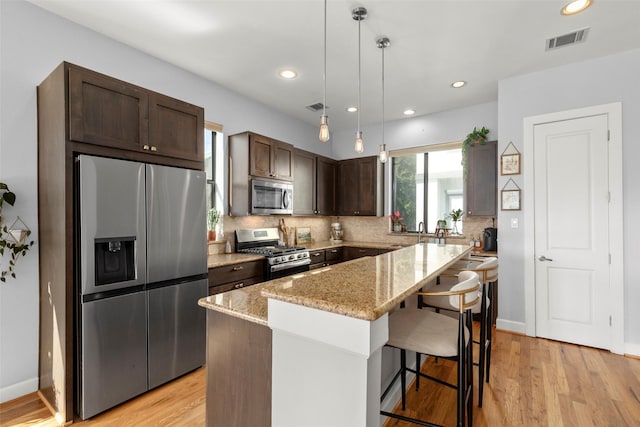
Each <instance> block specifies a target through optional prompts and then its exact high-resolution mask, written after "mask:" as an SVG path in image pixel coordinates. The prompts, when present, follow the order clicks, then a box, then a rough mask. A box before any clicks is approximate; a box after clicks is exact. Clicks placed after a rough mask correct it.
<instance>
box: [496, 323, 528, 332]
mask: <svg viewBox="0 0 640 427" xmlns="http://www.w3.org/2000/svg"><path fill="white" fill-rule="evenodd" d="M525 326H526V325H525V324H524V323H522V322H514V321H513V320H505V319H496V329H500V330H502V331H507V332H515V333H517V334H525V333H526V328H525Z"/></svg>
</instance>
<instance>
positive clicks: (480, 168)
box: [464, 141, 498, 216]
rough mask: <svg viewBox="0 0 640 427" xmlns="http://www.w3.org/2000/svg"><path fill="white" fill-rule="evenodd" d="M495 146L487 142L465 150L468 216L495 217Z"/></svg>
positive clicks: (494, 143)
mask: <svg viewBox="0 0 640 427" xmlns="http://www.w3.org/2000/svg"><path fill="white" fill-rule="evenodd" d="M496 150H497V144H496V141H489V142H487V144H485V145H479V144H476V145H474V146H473V147H470V148H469V149H468V150H467V177H466V181H465V190H464V196H465V203H466V205H465V206H466V209H465V211H466V213H467V215H468V216H495V215H496V205H497V196H496V194H497V170H498V168H497V151H496Z"/></svg>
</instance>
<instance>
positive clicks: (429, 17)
mask: <svg viewBox="0 0 640 427" xmlns="http://www.w3.org/2000/svg"><path fill="white" fill-rule="evenodd" d="M30 1H31V2H32V3H34V4H36V5H38V6H41V7H43V8H45V9H47V10H49V11H51V12H53V13H55V14H58V15H61V16H63V17H65V18H68V19H70V20H71V21H74V22H77V23H79V24H81V25H84V26H86V27H89V28H91V29H93V30H95V31H97V32H99V33H103V34H105V35H107V36H108V37H111V38H113V39H115V40H118V41H120V42H122V43H125V44H127V45H130V46H132V47H135V48H137V49H139V50H141V51H144V52H147V53H148V54H150V55H153V56H155V57H158V58H161V59H163V60H165V61H167V62H170V63H173V64H175V65H177V66H179V67H182V68H184V69H186V70H190V71H192V72H193V73H195V74H198V75H200V76H202V77H205V78H207V79H209V80H212V81H214V82H217V83H219V84H220V85H222V86H225V87H227V88H230V89H232V90H234V91H236V92H239V93H241V94H244V95H246V96H248V97H251V98H253V99H255V100H257V101H259V102H262V103H264V104H267V105H270V106H272V107H273V108H275V109H277V110H280V111H283V112H285V113H287V114H290V115H292V116H295V117H297V118H299V119H301V120H303V121H305V122H308V123H310V124H313V125H317V124H318V122H319V116H320V113H319V112H317V113H316V112H311V111H309V110H308V109H306V108H305V106H307V105H309V104H313V103H316V102H321V101H322V70H323V7H324V3H323V1H322V0H313V1H311V0H280V1H274V0H253V1H250V0H227V1H222V0H83V1H80V0H30ZM565 3H566V1H565V0H502V1H485V0H472V1H462V0H440V1H437V0H422V1H418V0H413V1H407V0H362V1H351V0H329V1H328V5H327V27H328V30H327V106H328V107H329V109H328V115H329V123H330V127H331V129H332V130H344V129H349V128H354V129H355V126H356V115H355V114H353V113H347V112H346V111H345V108H346V107H347V106H349V105H357V59H358V58H357V51H358V44H357V38H358V23H357V21H355V20H353V19H352V17H351V11H352V10H353V8H355V7H357V6H364V7H366V8H367V10H368V17H367V19H365V20H364V21H362V23H361V34H362V80H361V88H362V108H361V122H362V124H363V125H365V124H368V123H375V122H379V121H380V120H381V114H382V108H381V107H382V91H381V86H382V83H381V68H382V66H381V51H380V49H378V48H377V47H376V44H375V41H376V39H377V38H378V37H379V36H382V35H385V36H387V37H389V38H390V40H391V46H390V47H389V48H387V49H386V50H385V117H386V120H394V119H400V118H402V117H404V116H403V115H402V112H403V110H404V109H406V108H409V107H410V108H413V109H415V110H416V114H417V115H424V114H429V113H433V112H438V111H444V110H449V109H454V108H459V107H462V106H468V105H473V104H478V103H483V102H488V101H494V100H496V99H497V92H498V81H499V80H501V79H505V78H508V77H510V76H516V75H521V74H525V73H529V72H532V71H536V70H541V69H545V68H549V67H554V66H558V65H562V64H567V63H571V62H575V61H580V60H585V59H589V58H594V57H599V56H604V55H608V54H611V53H616V52H621V51H624V50H629V49H634V48H638V47H640V25H639V24H638V18H640V1H639V0H626V1H623V0H594V1H593V5H592V6H591V7H590V8H589V9H587V10H586V11H584V12H583V13H581V14H578V15H574V16H561V14H560V9H561V8H562V6H564V4H565ZM585 27H589V28H590V30H589V33H588V36H587V38H586V41H585V42H584V43H581V44H575V45H571V46H565V47H562V48H558V49H556V50H553V51H545V46H546V39H547V38H550V37H554V36H559V35H563V34H566V33H569V32H572V31H574V30H578V29H581V28H585ZM284 67H293V68H295V69H296V70H297V71H298V73H299V76H298V77H297V78H296V79H294V80H291V81H285V80H283V79H282V78H280V77H278V75H277V73H278V70H280V69H281V68H284ZM458 79H461V80H466V81H467V82H468V84H467V86H465V87H464V88H462V89H452V88H451V87H450V86H449V84H450V83H451V82H452V81H454V80H458Z"/></svg>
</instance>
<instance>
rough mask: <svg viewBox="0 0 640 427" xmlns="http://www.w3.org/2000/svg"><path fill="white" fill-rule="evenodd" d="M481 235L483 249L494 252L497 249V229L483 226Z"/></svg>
mask: <svg viewBox="0 0 640 427" xmlns="http://www.w3.org/2000/svg"><path fill="white" fill-rule="evenodd" d="M482 236H483V240H484V241H483V243H484V250H485V251H487V252H496V251H497V250H498V229H497V228H494V227H488V228H485V229H484V233H482Z"/></svg>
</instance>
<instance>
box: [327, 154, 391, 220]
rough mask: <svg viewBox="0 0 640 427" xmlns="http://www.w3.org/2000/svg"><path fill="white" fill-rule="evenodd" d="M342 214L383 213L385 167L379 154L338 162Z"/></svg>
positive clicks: (364, 214)
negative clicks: (379, 159) (379, 158)
mask: <svg viewBox="0 0 640 427" xmlns="http://www.w3.org/2000/svg"><path fill="white" fill-rule="evenodd" d="M338 170H339V172H338V194H339V203H338V210H339V215H363V216H380V215H382V204H383V169H382V164H381V163H380V162H379V161H378V157H377V156H371V157H360V158H356V159H349V160H342V161H340V162H339V169H338Z"/></svg>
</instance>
